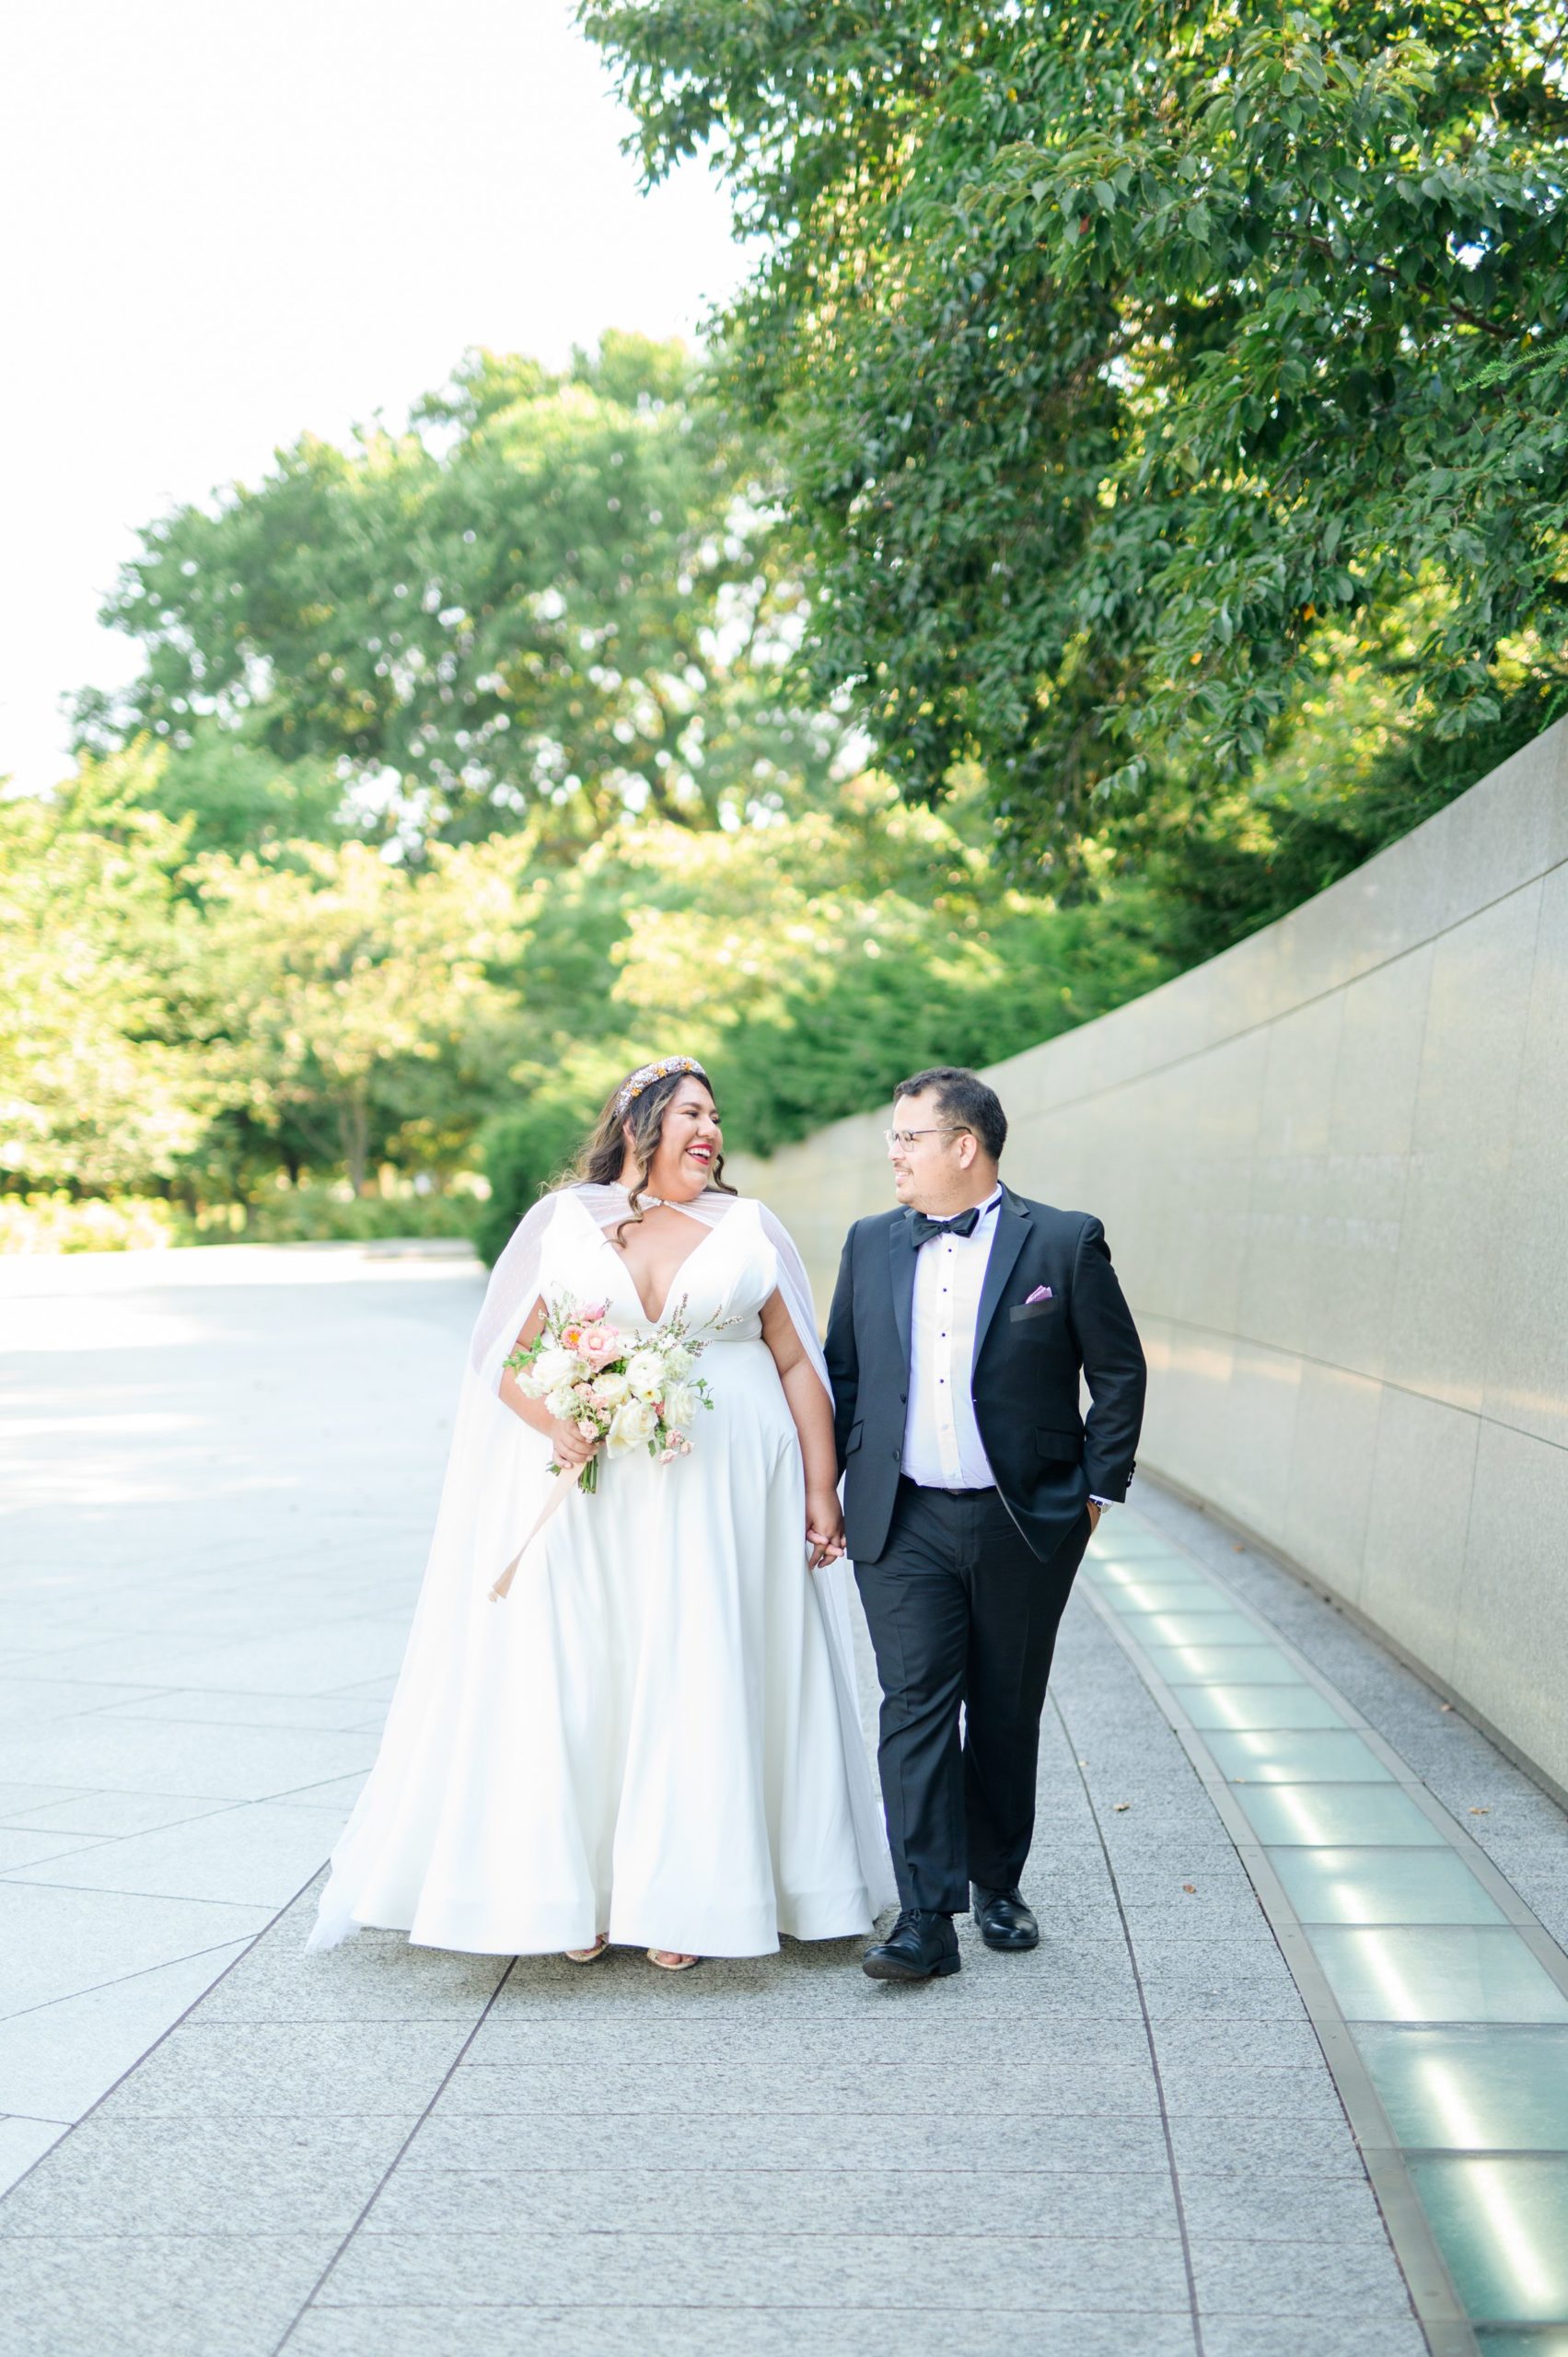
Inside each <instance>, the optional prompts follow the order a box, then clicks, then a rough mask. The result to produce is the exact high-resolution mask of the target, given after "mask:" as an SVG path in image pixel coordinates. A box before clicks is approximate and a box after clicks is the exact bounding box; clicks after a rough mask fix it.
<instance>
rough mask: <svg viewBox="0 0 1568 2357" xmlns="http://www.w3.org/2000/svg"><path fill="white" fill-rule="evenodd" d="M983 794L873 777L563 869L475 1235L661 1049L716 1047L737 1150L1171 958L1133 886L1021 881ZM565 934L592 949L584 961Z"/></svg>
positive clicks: (488, 1148) (494, 1240)
mask: <svg viewBox="0 0 1568 2357" xmlns="http://www.w3.org/2000/svg"><path fill="white" fill-rule="evenodd" d="M980 802H981V797H980V795H979V793H978V791H977V790H976V789H974V788H972V787H971V788H970V790H969V791H968V792H967V793H965V794H962V795H958V796H956V797H954V798H952V799H951V800H950V801H949V803H948V805H947V808H946V809H945V810H944V811H943V812H941V813H940V814H938V813H935V812H928V811H923V810H915V809H911V808H909V807H905V806H904V805H902V804H901V803H900V800H899V799H898V797H897V795H895V794H894V793H893V791H892V790H891V788H890V787H889V786H888V785H887V784H885V783H883V782H880V781H878V780H877V779H875V778H870V777H865V778H861V779H859V780H856V781H855V782H854V784H852V785H850V786H849V787H847V788H846V790H845V792H844V794H843V795H842V796H841V800H840V805H839V807H838V809H837V811H836V812H835V813H834V814H833V816H831V817H829V816H828V815H826V814H824V813H816V812H807V813H804V814H802V815H801V816H800V817H799V818H797V819H794V820H791V821H786V822H782V823H779V824H777V825H774V826H771V827H764V826H755V827H751V828H749V829H747V830H744V831H743V832H739V833H727V834H726V833H713V834H707V835H703V836H697V837H693V836H692V835H691V834H689V833H687V832H685V831H683V830H678V829H675V828H672V827H656V826H650V825H648V824H646V823H645V824H643V825H641V826H638V827H635V828H633V827H631V826H627V827H624V828H622V829H621V830H619V831H618V833H617V834H616V835H615V836H612V837H610V838H607V839H606V841H605V842H603V843H602V844H601V845H599V846H598V850H597V852H596V853H595V854H594V855H593V856H592V858H591V859H589V860H586V861H584V862H582V863H581V864H580V865H579V867H578V868H577V869H576V870H575V872H574V873H573V875H572V876H571V877H564V878H562V879H561V880H560V882H559V883H558V884H557V885H555V886H554V887H552V889H551V891H550V893H549V896H548V900H547V901H545V902H541V903H540V907H539V909H538V911H537V914H536V918H535V920H534V923H535V924H536V925H537V930H534V931H532V932H530V935H529V939H528V946H527V951H526V954H525V956H524V958H522V960H521V962H520V965H519V968H518V970H517V973H518V984H519V990H520V993H521V995H522V997H523V1000H524V1004H525V1006H526V1023H527V1038H528V1046H527V1048H526V1050H525V1051H524V1053H523V1055H522V1056H521V1057H520V1058H519V1060H518V1061H517V1063H516V1064H515V1065H514V1066H513V1068H512V1074H511V1078H512V1083H513V1086H514V1087H515V1088H516V1090H517V1100H518V1101H517V1105H516V1108H515V1109H512V1110H510V1111H508V1112H506V1113H505V1114H503V1115H501V1116H499V1117H498V1118H497V1119H496V1120H494V1122H493V1123H492V1124H491V1125H490V1126H489V1128H488V1129H487V1131H486V1132H485V1136H484V1141H483V1143H484V1147H485V1167H486V1169H487V1171H488V1173H489V1176H490V1179H491V1183H492V1188H493V1198H492V1202H491V1205H490V1208H489V1212H488V1214H487V1216H486V1219H485V1222H484V1224H483V1227H482V1235H481V1243H482V1248H484V1249H485V1250H486V1251H488V1252H490V1253H491V1254H494V1252H495V1251H496V1250H498V1249H499V1248H500V1246H501V1245H502V1244H503V1243H504V1242H505V1238H506V1236H507V1234H508V1233H509V1232H510V1229H511V1226H512V1225H513V1223H514V1222H515V1221H516V1220H517V1218H518V1217H519V1216H520V1214H521V1213H522V1212H523V1211H525V1210H526V1209H527V1208H528V1204H529V1203H530V1202H533V1200H534V1199H535V1197H536V1195H537V1194H538V1191H539V1190H540V1187H541V1186H543V1185H545V1184H547V1183H548V1181H549V1180H550V1179H551V1178H552V1176H553V1175H554V1174H555V1173H556V1172H557V1171H558V1170H559V1169H560V1167H562V1165H563V1162H564V1161H565V1159H566V1158H567V1156H568V1155H570V1153H571V1150H572V1148H573V1147H574V1146H575V1144H576V1143H577V1141H578V1140H579V1139H580V1138H581V1137H582V1135H583V1134H584V1132H586V1130H587V1127H588V1124H589V1122H590V1120H591V1119H592V1116H593V1114H594V1113H595V1111H596V1110H597V1109H598V1105H599V1103H600V1102H601V1101H602V1099H603V1097H605V1095H606V1094H607V1092H608V1090H609V1089H610V1086H612V1085H613V1083H614V1082H615V1081H616V1080H617V1079H618V1078H619V1077H620V1076H621V1074H623V1073H624V1072H625V1071H626V1070H627V1069H628V1068H629V1067H630V1066H631V1065H633V1064H634V1063H637V1062H642V1061H643V1060H644V1059H645V1057H648V1056H651V1055H657V1054H660V1053H663V1052H678V1051H679V1052H684V1053H691V1054H695V1055H699V1056H701V1057H702V1058H703V1062H705V1064H706V1066H707V1069H708V1070H709V1072H710V1073H711V1074H712V1075H713V1079H714V1087H715V1090H716V1092H717V1094H718V1097H719V1100H720V1105H721V1109H722V1111H723V1113H724V1115H725V1120H726V1137H727V1138H728V1139H729V1141H730V1143H731V1144H733V1145H735V1146H737V1147H744V1148H746V1149H748V1150H749V1151H751V1152H753V1153H764V1154H766V1153H770V1152H772V1150H773V1149H774V1148H775V1147H777V1146H779V1145H781V1144H784V1143H786V1142H787V1141H788V1140H790V1139H792V1138H796V1137H801V1136H804V1135H805V1134H806V1133H807V1132H809V1131H811V1130H813V1129H816V1128H819V1127H820V1126H821V1125H822V1124H823V1123H824V1122H826V1121H830V1120H836V1119H837V1118H838V1117H839V1116H840V1115H842V1114H844V1113H849V1112H855V1111H859V1110H861V1109H864V1107H865V1105H866V1104H868V1103H874V1102H876V1101H877V1098H878V1097H884V1096H886V1095H887V1093H888V1092H889V1090H890V1088H891V1087H892V1086H893V1084H894V1083H895V1082H896V1081H897V1080H899V1079H900V1077H902V1075H903V1074H906V1073H908V1072H909V1071H911V1070H912V1068H914V1067H915V1066H917V1065H919V1064H921V1063H926V1062H947V1061H959V1062H965V1061H967V1062H974V1063H984V1062H992V1061H993V1060H994V1059H996V1058H999V1057H1003V1056H1006V1055H1010V1054H1013V1053H1015V1052H1016V1051H1018V1050H1019V1049H1022V1048H1026V1047H1029V1046H1032V1045H1033V1044H1034V1043H1035V1042H1036V1041H1037V1040H1040V1039H1046V1038H1049V1037H1050V1036H1051V1035H1052V1034H1053V1033H1055V1032H1058V1031H1062V1030H1065V1029H1067V1028H1070V1027H1071V1026H1072V1025H1073V1024H1074V1023H1077V1022H1081V1021H1083V1020H1084V1019H1085V1018H1086V1016H1093V1015H1098V1014H1100V1013H1102V1012H1103V1011H1105V1010H1106V1009H1107V1008H1108V1007H1110V1006H1113V1005H1117V1004H1120V1003H1121V1001H1122V1000H1123V999H1125V998H1129V997H1132V996H1134V995H1136V993H1138V992H1139V991H1141V990H1145V989H1148V988H1149V987H1151V986H1152V985H1153V984H1154V983H1156V982H1157V981H1163V980H1164V979H1165V978H1166V976H1167V974H1168V973H1169V972H1170V971H1171V970H1173V969H1172V962H1171V960H1170V958H1169V957H1168V956H1167V954H1165V953H1164V952H1162V950H1161V948H1160V946H1159V944H1158V942H1157V940H1156V930H1155V920H1154V914H1153V912H1152V911H1151V909H1150V907H1149V906H1148V903H1147V896H1146V895H1145V894H1144V893H1143V892H1142V891H1141V890H1140V889H1139V888H1137V887H1135V886H1132V885H1129V884H1127V883H1125V882H1122V883H1120V884H1114V885H1112V886H1110V887H1109V888H1108V889H1107V890H1106V891H1105V892H1104V894H1103V895H1102V896H1101V897H1100V898H1099V899H1098V900H1094V901H1092V902H1086V903H1085V904H1084V905H1081V906H1079V907H1076V908H1074V909H1061V908H1058V907H1057V906H1056V905H1055V904H1054V903H1053V902H1052V901H1051V900H1049V899H1047V898H1045V897H1043V896H1041V895H1040V894H1038V893H1024V892H1021V891H1019V890H1017V889H1016V888H1013V887H1011V886H1010V885H1008V884H1007V883H1006V881H1005V878H1004V877H1003V875H1002V873H1001V871H1000V868H999V864H998V862H997V861H996V859H995V858H994V856H993V827H992V825H991V824H990V822H989V821H988V820H987V819H986V817H985V814H984V812H983V810H982V809H981V807H980ZM1104 864H1105V863H1104V862H1102V865H1104ZM565 941H572V942H575V943H576V944H578V945H582V946H587V945H588V944H591V945H592V947H591V950H590V951H589V957H588V962H587V964H586V965H585V966H581V967H579V966H576V965H575V961H568V960H565V959H563V958H561V956H560V954H559V951H558V950H557V949H554V948H552V942H555V943H561V942H565Z"/></svg>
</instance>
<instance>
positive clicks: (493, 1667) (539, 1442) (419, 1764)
mask: <svg viewBox="0 0 1568 2357" xmlns="http://www.w3.org/2000/svg"><path fill="white" fill-rule="evenodd" d="M562 1202H563V1197H562V1196H561V1195H560V1194H559V1193H558V1194H553V1195H547V1196H546V1197H545V1198H544V1200H543V1201H542V1202H538V1203H536V1204H535V1205H534V1207H533V1209H532V1210H531V1211H530V1212H528V1213H527V1215H526V1216H525V1217H524V1218H523V1219H522V1220H521V1221H520V1222H519V1224H518V1225H517V1229H516V1231H515V1232H514V1234H513V1236H512V1238H511V1241H510V1242H509V1243H508V1245H507V1246H506V1248H505V1251H504V1252H503V1253H502V1255H501V1257H500V1259H499V1260H497V1261H496V1263H495V1266H494V1270H493V1271H491V1277H490V1283H489V1284H488V1286H487V1287H486V1289H485V1295H484V1301H483V1304H482V1306H481V1309H480V1313H479V1317H478V1319H477V1320H476V1322H475V1325H474V1329H473V1334H472V1337H471V1339H470V1343H469V1356H468V1363H467V1364H466V1366H465V1368H464V1370H463V1379H462V1388H461V1390H460V1392H459V1398H458V1406H457V1413H456V1416H455V1419H454V1422H453V1426H452V1447H451V1454H450V1456H449V1457H448V1458H447V1476H446V1480H445V1481H444V1482H443V1484H442V1488H441V1504H440V1506H439V1508H438V1510H437V1512H436V1528H435V1531H434V1533H433V1534H432V1537H431V1541H430V1554H429V1557H428V1560H427V1562H426V1564H425V1571H424V1582H423V1584H422V1585H421V1587H420V1591H419V1601H418V1604H417V1605H416V1606H415V1608H414V1616H413V1623H412V1628H411V1630H410V1631H409V1641H408V1647H407V1651H406V1653H405V1655H404V1656H403V1667H402V1673H401V1677H400V1678H399V1680H398V1686H397V1691H396V1692H395V1694H394V1695H393V1697H392V1702H391V1708H390V1709H389V1712H388V1714H387V1724H386V1729H385V1732H384V1734H383V1736H382V1739H381V1751H380V1757H379V1759H378V1761H377V1770H376V1772H375V1773H374V1774H373V1775H372V1776H371V1778H370V1781H369V1782H368V1783H367V1784H366V1786H365V1788H364V1790H363V1792H362V1793H361V1794H360V1795H359V1799H358V1801H357V1802H356V1803H355V1805H354V1811H353V1814H352V1815H351V1817H349V1821H348V1823H347V1825H346V1826H345V1828H344V1829H343V1835H342V1837H341V1839H340V1840H339V1842H338V1846H337V1848H336V1849H335V1850H334V1851H333V1852H332V1872H331V1879H330V1881H329V1882H328V1884H327V1887H326V1889H325V1890H324V1891H323V1892H322V1894H321V1902H320V1907H319V1912H318V1915H317V1919H316V1925H315V1929H314V1930H313V1931H312V1932H311V1933H310V1937H309V1940H308V1944H307V1945H308V1946H310V1947H312V1948H329V1947H335V1946H336V1945H337V1944H338V1942H339V1941H340V1940H342V1939H343V1938H345V1937H346V1936H347V1934H348V1933H350V1932H352V1931H353V1930H354V1928H355V1927H356V1925H358V1924H361V1923H406V1922H410V1921H411V1919H412V1922H413V1924H414V1926H415V1929H414V1932H413V1934H412V1936H413V1937H414V1938H415V1939H417V1938H418V1937H419V1930H418V1925H419V1920H420V1919H419V1914H418V1911H417V1909H418V1895H419V1893H420V1890H421V1888H422V1887H423V1884H424V1863H425V1861H426V1860H427V1859H428V1857H429V1855H430V1853H431V1852H432V1850H433V1848H434V1847H435V1845H436V1834H437V1829H438V1827H439V1823H440V1820H441V1817H442V1813H443V1810H444V1809H445V1808H446V1807H447V1806H450V1805H455V1803H454V1798H453V1794H452V1789H451V1783H450V1762H451V1753H452V1747H453V1745H452V1731H453V1729H454V1727H455V1726H457V1725H458V1724H459V1722H460V1720H461V1718H462V1716H463V1714H464V1713H468V1712H471V1711H475V1710H490V1711H494V1712H504V1711H505V1707H506V1691H507V1689H508V1686H510V1688H511V1689H512V1690H513V1691H516V1688H517V1660H516V1655H517V1647H518V1645H519V1644H520V1643H522V1635H521V1631H522V1623H521V1620H519V1618H518V1616H517V1615H515V1614H514V1615H510V1616H508V1615H507V1614H506V1613H505V1612H500V1611H497V1610H496V1609H495V1608H494V1606H493V1605H491V1604H490V1603H489V1602H488V1600H487V1589H488V1586H489V1584H490V1582H491V1581H492V1580H494V1577H495V1575H496V1573H498V1572H499V1571H500V1569H501V1567H502V1565H503V1564H504V1563H505V1562H507V1561H508V1560H509V1559H510V1557H511V1556H512V1554H513V1553H514V1552H515V1551H516V1550H517V1545H518V1542H519V1541H520V1539H521V1538H522V1537H523V1535H524V1534H525V1532H527V1531H528V1530H529V1529H530V1528H531V1527H532V1526H533V1523H534V1521H535V1519H536V1518H537V1516H538V1515H539V1513H540V1508H541V1507H542V1505H543V1504H544V1502H545V1500H546V1498H547V1497H548V1496H549V1494H550V1490H551V1481H550V1475H549V1471H548V1467H549V1462H550V1443H549V1441H548V1440H547V1439H546V1438H545V1437H544V1435H543V1434H541V1433H536V1432H535V1431H534V1430H533V1428H532V1426H531V1425H529V1424H526V1423H524V1422H523V1420H522V1418H521V1417H520V1416H517V1415H515V1414H514V1413H513V1411H511V1409H510V1408H508V1407H506V1406H505V1403H504V1402H503V1400H502V1399H501V1398H500V1396H499V1392H498V1388H497V1387H498V1386H499V1383H500V1380H501V1372H502V1363H503V1361H504V1360H505V1356H506V1354H507V1353H508V1352H509V1351H510V1349H511V1348H512V1345H513V1343H514V1342H515V1341H516V1340H517V1334H518V1331H519V1329H521V1328H522V1327H523V1326H524V1325H525V1324H526V1323H527V1320H528V1312H529V1311H530V1310H531V1309H532V1307H533V1306H534V1303H535V1302H536V1301H537V1300H538V1298H539V1286H540V1268H541V1265H542V1260H543V1252H544V1241H545V1237H546V1236H547V1235H548V1233H549V1231H550V1227H551V1225H552V1221H553V1220H554V1218H555V1216H556V1214H557V1213H558V1212H559V1210H560V1208H561V1205H562ZM468 1805H470V1808H471V1809H472V1810H473V1811H474V1812H475V1814H476V1815H477V1814H478V1813H479V1812H480V1811H482V1809H483V1808H484V1807H485V1806H487V1805H490V1804H489V1796H488V1795H487V1794H483V1793H470V1794H469V1796H468Z"/></svg>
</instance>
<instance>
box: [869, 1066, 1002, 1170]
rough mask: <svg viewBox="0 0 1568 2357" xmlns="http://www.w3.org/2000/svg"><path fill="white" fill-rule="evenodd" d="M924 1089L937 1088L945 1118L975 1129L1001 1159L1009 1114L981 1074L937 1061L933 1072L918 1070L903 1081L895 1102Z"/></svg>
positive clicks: (987, 1148) (996, 1158)
mask: <svg viewBox="0 0 1568 2357" xmlns="http://www.w3.org/2000/svg"><path fill="white" fill-rule="evenodd" d="M924 1088H934V1089H935V1091H936V1105H937V1110H938V1111H939V1112H940V1113H941V1115H942V1117H943V1119H944V1120H948V1121H952V1122H954V1123H955V1124H958V1125H959V1126H961V1127H962V1128H964V1129H966V1130H972V1131H973V1132H974V1133H975V1135H976V1137H977V1138H978V1139H979V1140H980V1142H981V1145H982V1146H983V1147H984V1148H985V1151H986V1153H987V1154H988V1155H990V1156H991V1159H992V1160H993V1162H1000V1161H1001V1159H1002V1149H1003V1147H1004V1146H1005V1144H1006V1143H1007V1116H1006V1114H1005V1112H1004V1111H1003V1110H1002V1099H1001V1098H1000V1097H998V1096H997V1094H996V1091H995V1090H994V1088H989V1087H987V1086H986V1084H985V1082H984V1081H983V1080H981V1076H980V1074H979V1073H977V1072H966V1071H965V1070H964V1068H963V1066H962V1065H961V1064H935V1065H934V1066H933V1067H932V1069H931V1071H930V1072H917V1073H916V1074H914V1076H913V1078H912V1079H911V1080H900V1083H899V1085H898V1086H897V1088H895V1089H894V1091H893V1102H894V1103H895V1104H897V1103H898V1100H899V1098H900V1097H918V1096H919V1095H920V1093H921V1091H922V1089H924Z"/></svg>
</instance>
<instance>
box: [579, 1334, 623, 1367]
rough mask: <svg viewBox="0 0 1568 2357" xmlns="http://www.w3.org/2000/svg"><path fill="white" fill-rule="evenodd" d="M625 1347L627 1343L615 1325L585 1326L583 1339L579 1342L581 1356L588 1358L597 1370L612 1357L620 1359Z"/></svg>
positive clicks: (589, 1362) (590, 1364)
mask: <svg viewBox="0 0 1568 2357" xmlns="http://www.w3.org/2000/svg"><path fill="white" fill-rule="evenodd" d="M624 1348H625V1343H624V1341H622V1339H621V1336H620V1335H619V1334H618V1333H617V1332H616V1330H615V1329H614V1327H613V1326H589V1327H587V1328H585V1329H584V1331H583V1335H582V1339H581V1340H580V1341H579V1342H578V1344H577V1352H578V1355H579V1357H581V1358H585V1359H587V1363H588V1364H589V1366H591V1367H593V1368H594V1369H595V1370H596V1372H597V1370H598V1368H599V1367H601V1366H605V1365H607V1364H609V1362H610V1360H611V1359H618V1358H619V1357H620V1356H621V1352H622V1351H623V1350H624Z"/></svg>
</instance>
